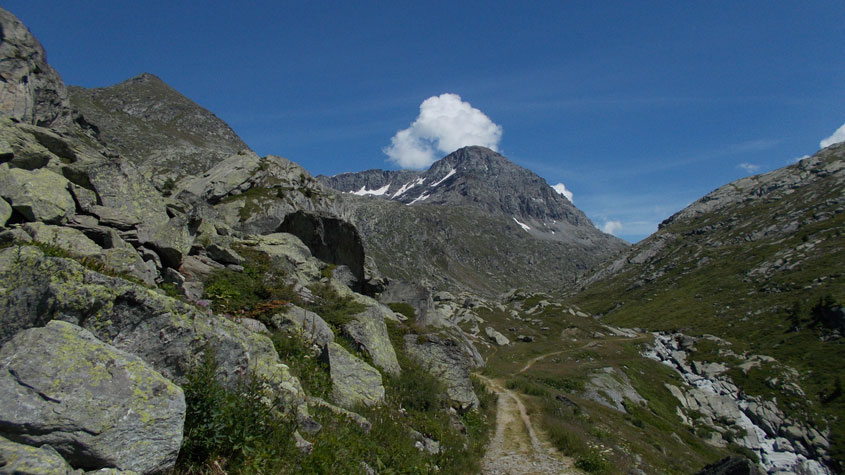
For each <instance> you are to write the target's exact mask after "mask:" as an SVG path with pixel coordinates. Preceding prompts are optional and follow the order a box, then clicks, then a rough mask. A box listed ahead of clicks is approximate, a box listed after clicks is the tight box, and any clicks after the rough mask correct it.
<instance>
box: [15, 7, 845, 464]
mask: <svg viewBox="0 0 845 475" xmlns="http://www.w3.org/2000/svg"><path fill="white" fill-rule="evenodd" d="M0 32H2V43H0V55H2V57H3V61H0V77H2V82H0V137H1V138H2V139H0V473H20V474H40V473H50V474H53V473H60V474H80V473H127V474H128V473H144V474H146V473H151V474H152V473H168V474H196V473H214V474H221V473H356V474H357V473H360V474H368V475H369V474H392V473H449V474H451V473H487V474H522V473H579V474H581V473H620V474H621V473H625V474H644V473H648V474H651V473H700V474H705V475H707V474H724V473H804V474H832V473H841V472H842V470H843V466H844V465H845V395H843V394H842V393H843V391H842V384H843V379H844V378H845V371H843V369H842V365H841V363H840V362H841V361H842V360H843V358H845V340H843V333H845V310H843V303H845V274H843V268H845V236H843V233H845V213H843V211H845V143H839V144H833V145H831V146H829V147H826V148H824V149H822V150H820V151H819V152H817V153H815V154H813V155H812V156H810V157H806V158H804V159H802V160H801V161H799V162H797V163H795V164H792V165H789V166H787V167H784V168H781V169H778V170H775V171H772V172H769V173H765V174H761V175H756V176H751V177H748V178H743V179H741V180H738V181H735V182H732V183H730V184H727V185H724V186H722V187H720V188H718V189H716V190H714V191H713V192H711V193H709V194H708V195H706V196H704V197H702V198H701V199H699V200H698V201H696V202H694V203H693V204H691V205H690V206H688V207H686V208H684V209H683V210H681V211H679V212H678V213H676V214H675V215H673V216H671V217H669V218H668V219H666V220H665V221H664V222H663V223H662V224H661V225H660V228H659V230H658V231H657V232H655V233H654V234H652V235H651V236H649V237H648V238H646V239H644V240H643V241H641V242H639V243H636V244H633V245H629V244H628V243H626V242H624V241H622V240H620V239H618V238H616V237H614V236H612V235H610V234H606V233H604V232H602V231H601V230H599V229H597V228H596V226H595V225H594V224H593V223H592V222H591V221H590V219H589V218H588V217H587V216H586V215H585V214H584V213H583V212H582V211H581V210H579V209H578V208H576V207H575V206H574V205H573V203H572V202H571V201H570V200H569V199H567V198H566V197H565V196H564V195H563V194H561V193H559V192H557V191H556V190H555V189H554V188H552V187H551V186H549V184H548V183H546V181H545V180H544V179H543V178H541V177H540V176H538V175H537V174H535V173H534V172H532V171H530V170H527V169H525V168H522V167H520V166H518V165H516V164H514V163H512V162H511V161H509V160H508V159H507V158H506V157H504V156H502V155H501V154H499V153H497V152H495V151H494V150H492V149H489V148H486V147H481V146H466V147H463V148H459V149H457V150H455V151H454V152H452V153H450V154H448V155H446V156H445V157H443V158H442V159H440V160H438V161H436V162H434V163H433V164H432V165H431V166H430V168H428V169H427V170H424V171H411V170H387V171H386V170H367V171H362V172H355V173H344V174H340V175H335V176H317V177H312V175H311V174H310V173H309V172H308V171H307V170H306V169H305V168H303V167H302V166H300V165H298V164H297V163H295V162H293V161H290V160H288V159H286V158H282V157H280V156H275V155H267V156H263V157H262V156H259V155H258V154H257V153H255V152H254V151H253V150H251V149H250V147H249V146H248V145H247V144H246V143H245V142H244V141H243V140H242V139H241V138H240V137H238V136H237V134H236V133H235V132H234V130H232V128H231V127H229V125H227V124H226V123H225V122H223V121H222V120H220V119H219V118H217V117H216V116H215V115H214V114H213V113H212V112H210V111H208V110H206V109H204V108H203V107H201V106H200V105H198V104H196V103H194V102H193V101H191V100H189V99H187V98H186V97H184V96H183V95H182V94H180V93H179V92H178V91H176V90H174V89H172V88H171V87H170V86H168V85H167V84H165V83H164V82H163V81H162V80H161V79H159V78H157V77H156V76H154V75H152V74H146V73H145V74H141V75H139V76H136V77H134V78H131V79H128V80H127V81H125V82H123V83H120V84H117V85H114V86H110V87H105V88H97V89H85V88H82V87H74V86H70V87H66V86H65V85H64V83H63V81H62V79H61V77H60V76H59V73H58V72H56V71H55V70H54V69H53V68H52V67H50V66H49V64H48V63H47V61H46V56H45V52H44V50H43V48H42V47H41V45H40V44H39V43H38V41H37V40H36V39H35V38H34V37H33V36H32V34H31V33H30V32H29V30H27V28H26V27H25V26H24V25H23V24H22V23H21V22H20V21H19V20H18V19H17V18H16V17H15V16H14V15H12V14H11V13H9V12H7V11H5V10H3V9H2V8H0Z"/></svg>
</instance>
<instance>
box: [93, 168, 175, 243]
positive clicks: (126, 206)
mask: <svg viewBox="0 0 845 475" xmlns="http://www.w3.org/2000/svg"><path fill="white" fill-rule="evenodd" d="M78 173H79V174H81V175H83V176H84V177H85V179H87V180H88V181H89V182H90V184H91V186H92V187H93V189H94V191H96V192H97V196H98V197H99V198H100V205H98V206H95V207H93V209H90V210H86V211H88V212H90V213H93V214H96V215H97V216H98V217H99V218H100V223H102V224H104V225H107V226H114V227H116V228H118V229H131V228H133V227H140V228H142V229H149V230H151V232H153V231H155V230H156V229H158V228H159V227H161V226H163V225H165V224H167V222H168V221H169V219H170V218H169V217H168V215H167V210H166V207H165V204H164V201H163V200H162V197H161V194H160V193H159V192H158V190H156V189H155V187H153V185H152V184H151V183H150V182H149V181H148V180H147V179H146V178H144V176H143V175H141V173H140V172H139V171H138V170H137V169H135V168H134V167H132V165H130V164H129V163H128V162H126V161H123V160H117V161H113V162H98V163H94V164H91V165H87V166H85V167H84V168H82V169H80V170H79V171H78Z"/></svg>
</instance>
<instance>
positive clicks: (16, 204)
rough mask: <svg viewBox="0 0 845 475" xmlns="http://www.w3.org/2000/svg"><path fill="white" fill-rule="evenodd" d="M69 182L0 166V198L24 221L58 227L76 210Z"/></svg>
mask: <svg viewBox="0 0 845 475" xmlns="http://www.w3.org/2000/svg"><path fill="white" fill-rule="evenodd" d="M69 185H70V182H69V181H68V180H67V179H66V178H65V177H63V176H61V175H57V174H55V173H53V172H51V171H49V170H45V169H39V170H33V171H28V170H22V169H20V168H11V169H10V168H9V167H8V165H5V164H4V165H0V196H2V197H3V199H5V200H6V201H7V202H8V203H9V204H11V206H12V209H14V210H15V211H17V212H18V213H20V214H21V215H22V216H23V217H24V218H25V219H26V220H27V221H42V222H45V223H50V224H61V223H64V222H66V221H67V219H68V216H70V215H71V214H72V213H73V212H74V210H75V209H76V203H74V201H73V197H72V196H71V195H70V192H68V191H67V190H68V186H69Z"/></svg>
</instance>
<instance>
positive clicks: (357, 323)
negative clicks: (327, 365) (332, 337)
mask: <svg viewBox="0 0 845 475" xmlns="http://www.w3.org/2000/svg"><path fill="white" fill-rule="evenodd" d="M353 318H354V320H352V321H351V322H349V323H346V324H344V325H343V326H342V330H343V333H344V334H345V335H347V336H348V337H349V338H351V339H352V341H354V342H355V343H356V344H358V345H359V347H360V348H362V349H363V350H364V351H365V352H366V353H367V354H369V355H370V357H371V358H372V359H373V364H375V365H376V366H378V367H379V368H381V369H383V370H384V371H385V372H387V373H388V374H390V375H393V376H398V375H399V373H400V372H401V369H400V368H399V361H398V360H397V359H396V352H395V350H394V349H393V345H392V344H391V343H390V336H389V335H388V334H387V325H385V323H384V317H382V316H381V314H380V313H379V312H378V308H377V306H373V307H369V308H367V309H366V310H364V311H363V312H361V313H359V314H357V315H355V316H354V317H353Z"/></svg>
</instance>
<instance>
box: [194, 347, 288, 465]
mask: <svg viewBox="0 0 845 475" xmlns="http://www.w3.org/2000/svg"><path fill="white" fill-rule="evenodd" d="M216 371H217V363H216V360H215V354H214V351H213V350H212V349H208V350H207V351H206V352H205V356H204V358H203V360H202V361H201V362H200V364H198V365H197V366H196V367H194V368H193V369H192V370H191V371H190V372H189V373H188V376H187V382H186V383H185V384H184V385H183V386H182V389H183V390H184V392H185V404H186V406H187V410H186V413H185V428H184V439H183V441H182V448H181V450H180V452H179V462H178V466H179V467H180V468H181V469H182V470H185V471H191V470H192V469H195V468H198V467H202V466H204V465H206V464H207V463H208V462H209V461H211V460H215V459H217V460H222V461H223V463H224V464H225V465H226V469H227V471H230V472H235V473H249V472H252V473H257V472H262V471H266V470H268V469H269V467H272V465H273V464H274V463H275V462H274V461H277V460H280V459H282V458H284V457H286V456H287V455H288V453H289V452H290V451H291V446H292V434H293V431H294V424H293V423H292V422H291V421H289V420H286V418H283V417H282V416H281V415H280V414H281V413H280V412H279V406H278V403H279V402H280V401H268V399H267V394H266V392H265V391H263V390H262V381H259V380H258V379H256V378H249V379H248V380H244V381H242V382H241V383H240V384H239V386H238V388H237V390H236V391H229V390H227V389H226V388H224V387H223V385H222V384H220V382H219V381H218V380H217V378H216V376H215V374H216Z"/></svg>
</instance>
